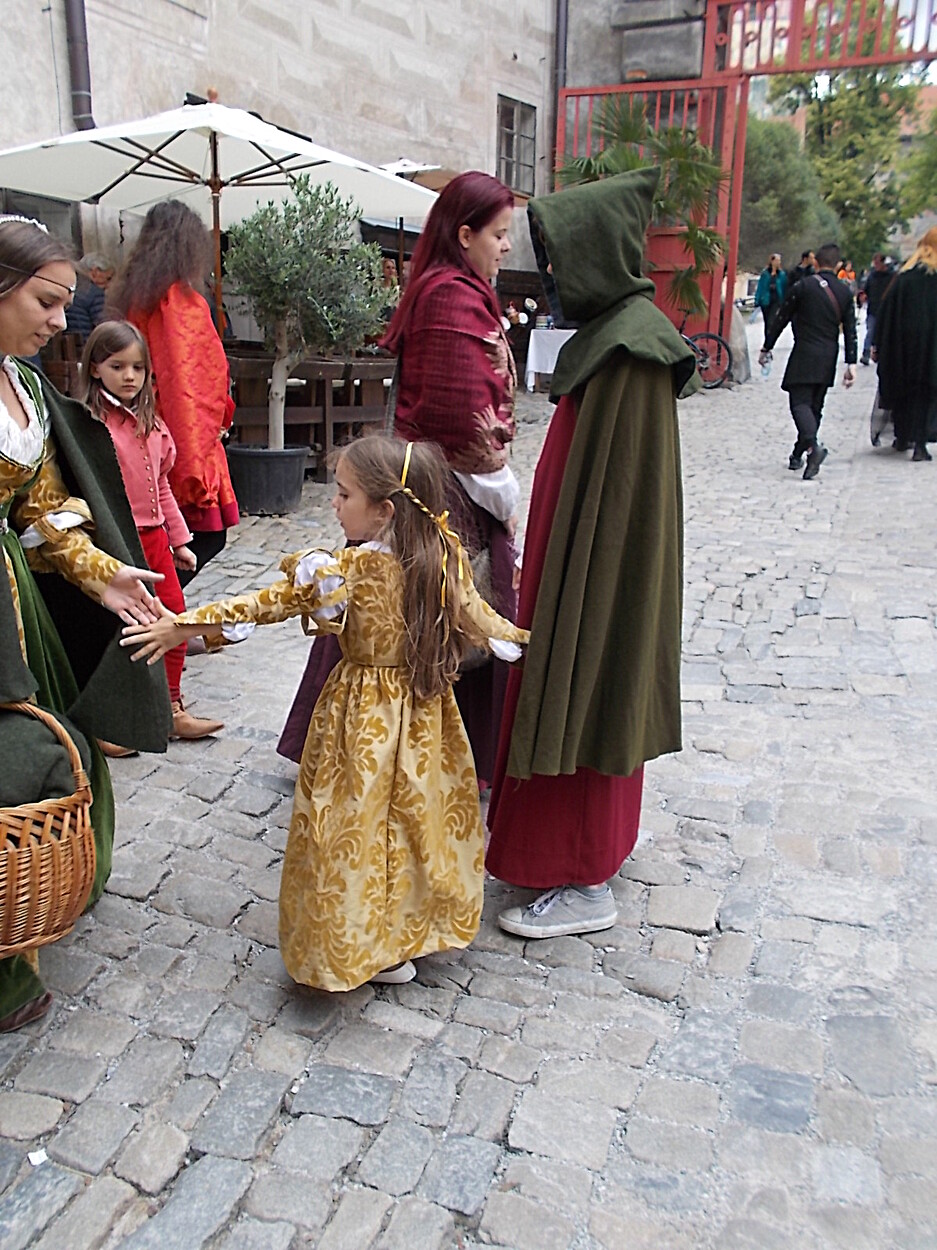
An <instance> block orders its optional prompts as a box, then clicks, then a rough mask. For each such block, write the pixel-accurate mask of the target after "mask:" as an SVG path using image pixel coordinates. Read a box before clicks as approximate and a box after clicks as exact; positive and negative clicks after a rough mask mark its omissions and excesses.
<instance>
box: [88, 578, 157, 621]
mask: <svg viewBox="0 0 937 1250" xmlns="http://www.w3.org/2000/svg"><path fill="white" fill-rule="evenodd" d="M162 580H163V575H162V573H154V572H153V571H152V570H151V569H135V568H133V567H132V566H131V565H129V564H125V565H124V566H123V567H122V568H120V569H118V570H117V572H116V573H115V574H114V576H113V577H112V578H111V580H110V581H109V582H108V584H107V588H106V589H105V591H104V594H103V595H102V596H101V602H102V603H103V604H104V606H105V607H106V608H109V609H110V610H111V611H112V612H114V613H116V615H117V616H119V617H120V619H121V620H122V621H123V622H124V624H125V625H134V624H136V623H138V622H139V623H141V624H148V623H149V622H152V621H155V620H157V619H158V618H157V612H156V603H157V600H156V599H154V598H153V596H152V595H151V594H150V592H149V590H148V589H147V587H146V585H145V583H146V582H161V581H162Z"/></svg>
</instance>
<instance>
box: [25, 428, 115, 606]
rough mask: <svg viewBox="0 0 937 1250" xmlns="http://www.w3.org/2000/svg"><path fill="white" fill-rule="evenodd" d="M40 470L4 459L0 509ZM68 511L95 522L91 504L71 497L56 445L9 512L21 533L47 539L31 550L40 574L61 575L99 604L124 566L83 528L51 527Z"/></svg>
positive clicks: (32, 565) (48, 447)
mask: <svg viewBox="0 0 937 1250" xmlns="http://www.w3.org/2000/svg"><path fill="white" fill-rule="evenodd" d="M35 471H36V467H35V465H33V466H24V465H20V464H16V463H15V462H14V461H12V460H8V459H7V458H6V457H4V456H0V505H2V504H4V503H6V501H7V500H8V499H9V498H10V497H11V496H12V495H14V494H15V492H16V491H17V490H20V489H21V488H22V487H23V486H24V485H25V483H26V482H28V481H29V479H30V478H31V477H32V476H33V474H34V473H35ZM63 511H68V512H77V513H78V515H79V516H82V517H85V518H86V519H87V520H88V521H89V522H90V519H91V513H90V511H89V510H88V505H87V504H86V503H85V501H84V500H83V499H75V498H74V497H73V496H70V495H69V493H68V491H67V490H66V489H65V483H64V482H63V481H62V475H61V473H60V472H59V468H58V465H57V464H56V462H55V453H54V452H53V451H52V448H51V444H48V443H47V444H46V454H45V457H44V458H43V461H42V465H41V467H40V469H39V475H38V477H37V478H36V480H35V481H34V482H33V483H32V485H31V486H30V487H29V488H28V489H27V490H25V491H23V492H22V494H19V495H17V496H16V498H15V500H14V501H13V506H12V508H11V510H10V521H11V523H12V525H13V528H14V529H16V530H17V531H18V532H19V533H22V532H23V530H25V529H26V528H27V527H28V526H30V525H35V526H36V528H37V530H38V531H39V533H40V534H41V535H42V537H43V538H44V539H45V540H46V541H45V542H44V543H43V544H42V546H41V547H31V548H29V549H28V550H27V551H26V559H27V561H28V562H29V566H30V568H32V569H34V570H35V572H37V573H49V572H54V573H61V575H62V576H63V577H64V578H66V579H67V580H68V581H70V582H73V583H74V584H75V585H76V586H79V587H81V589H82V590H83V591H84V593H85V594H86V595H90V596H91V598H93V599H98V600H100V598H101V596H102V595H103V593H104V591H105V590H106V588H107V584H108V582H109V581H110V580H111V578H112V577H113V576H114V574H115V573H116V572H117V570H118V569H120V568H121V567H122V565H121V563H120V561H119V560H115V559H114V557H113V556H109V555H108V554H107V553H106V552H104V551H101V550H100V549H99V548H98V547H96V546H95V545H94V543H93V542H92V540H91V538H90V536H89V535H88V533H87V531H86V530H85V529H84V528H83V527H82V526H80V525H76V526H72V527H71V528H70V529H67V530H58V529H56V528H55V526H54V525H52V524H51V523H50V522H49V520H48V514H49V513H50V512H63Z"/></svg>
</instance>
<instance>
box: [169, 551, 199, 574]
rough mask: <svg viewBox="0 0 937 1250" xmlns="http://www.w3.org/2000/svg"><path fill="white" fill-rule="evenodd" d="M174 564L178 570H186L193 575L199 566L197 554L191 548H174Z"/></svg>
mask: <svg viewBox="0 0 937 1250" xmlns="http://www.w3.org/2000/svg"><path fill="white" fill-rule="evenodd" d="M172 562H173V564H174V565H175V566H176V568H177V569H185V570H188V571H189V572H193V573H194V572H195V569H196V567H197V565H198V559H197V558H196V555H195V552H194V551H192V550H191V549H190V548H189V547H173V549H172Z"/></svg>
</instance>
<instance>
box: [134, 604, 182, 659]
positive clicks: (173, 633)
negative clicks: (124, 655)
mask: <svg viewBox="0 0 937 1250" xmlns="http://www.w3.org/2000/svg"><path fill="white" fill-rule="evenodd" d="M153 604H154V609H155V610H154V616H153V620H152V621H151V622H149V623H146V624H141V625H137V624H135V623H133V622H131V623H130V624H128V625H125V626H124V628H123V630H122V631H121V632H122V633H123V638H121V640H120V645H121V646H122V647H136V648H137V650H135V651H134V653H133V655H131V657H130V658H131V660H143V659H145V660H146V662H147V664H156V663H157V662H158V661H159V660H161V659H162V658H163V656H164V655H165V654H166V652H167V651H171V650H172V649H173V647H177V646H178V645H179V643H180V642H183V641H184V640H185V639H186V637H188V633H187V632H186V630H185V626H182V625H177V624H176V615H175V613H174V612H170V611H169V609H168V608H167V607H166V605H165V604H163V603H160V601H159V600H158V599H154V600H153Z"/></svg>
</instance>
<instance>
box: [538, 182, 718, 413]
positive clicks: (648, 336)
mask: <svg viewBox="0 0 937 1250" xmlns="http://www.w3.org/2000/svg"><path fill="white" fill-rule="evenodd" d="M659 179H660V170H658V169H653V168H650V167H648V168H646V169H635V170H630V171H629V172H627V173H623V174H616V175H615V176H614V177H612V178H605V179H603V180H601V181H599V182H590V183H586V184H584V185H583V186H578V187H570V188H569V189H568V190H565V191H560V192H557V193H556V194H555V195H547V196H542V197H541V198H539V199H535V200H531V201H530V203H529V205H528V206H527V213H528V216H529V219H530V234H531V239H532V241H533V247H534V254H535V255H536V257H537V263H538V265H539V267H540V276H541V279H542V280H543V284H544V289H545V291H546V293H547V298H548V299H549V301H550V304H551V308H552V309H553V314H554V317H555V318H556V319H557V321H558V322H559V324H561V325H562V324H569V322H573V323H575V324H576V326H577V333H576V334H575V335H574V337H573V338H571V339H570V340H569V342H568V343H566V344H565V346H564V347H563V349H562V350H561V352H560V355H559V359H558V360H557V363H556V368H555V369H554V371H553V385H552V387H551V394H550V398H551V399H552V400H553V401H554V402H556V400H557V399H558V398H559V397H560V396H561V395H568V394H569V393H570V392H571V391H573V390H575V389H576V388H577V387H579V386H582V385H584V384H585V383H586V382H587V381H588V380H589V378H590V377H592V376H593V374H595V373H597V372H598V370H599V369H600V368H601V367H602V366H603V365H604V364H605V363H606V362H607V361H608V360H609V359H610V358H611V356H612V354H613V353H614V352H615V351H616V349H618V348H625V350H627V351H628V352H629V353H630V354H631V355H632V356H637V357H638V358H639V359H641V360H649V361H653V362H656V363H657V364H662V365H668V366H670V368H671V369H672V371H673V379H674V390H675V391H676V393H677V394H679V395H690V394H692V393H693V392H694V391H697V390H699V387H700V382H699V378H698V377H697V376H696V370H695V358H694V356H693V352H692V351H691V350H690V348H689V347H688V346H687V344H686V343H685V342H684V341H683V339H682V338H681V337H680V335H679V334H678V333H677V331H676V329H675V328H674V327H673V325H671V323H670V321H668V319H667V317H666V316H665V315H664V314H663V313H662V312H661V311H660V309H659V308H655V306H654V303H653V299H654V283H653V282H652V281H651V279H650V278H645V277H642V276H641V261H642V257H643V254H644V232H645V231H646V229H647V226H648V222H649V221H650V218H651V207H652V204H653V198H654V192H655V190H656V188H657V183H658V181H659ZM548 263H549V264H550V266H551V267H552V270H553V272H552V274H548V273H547V271H546V270H547V264H548Z"/></svg>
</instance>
